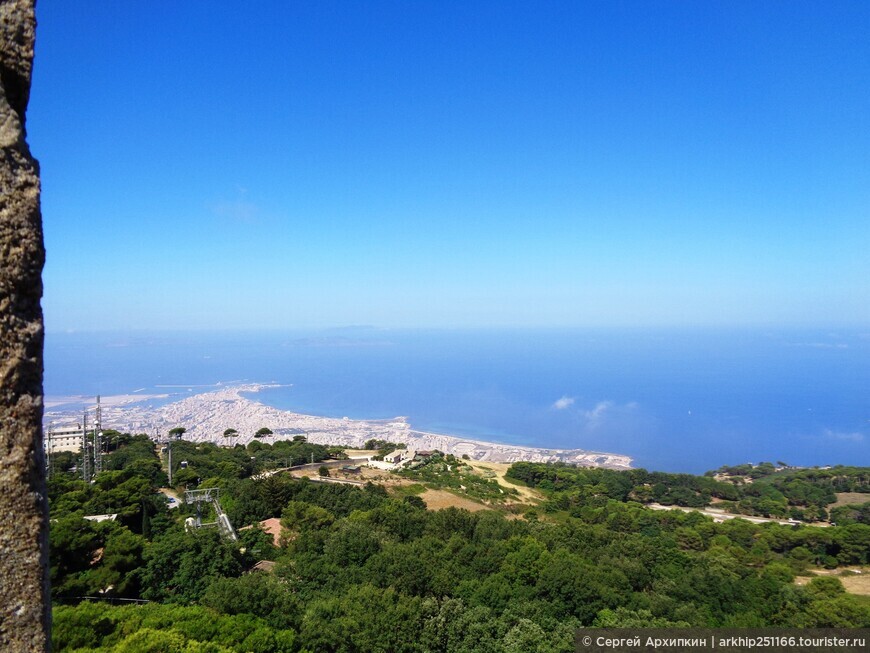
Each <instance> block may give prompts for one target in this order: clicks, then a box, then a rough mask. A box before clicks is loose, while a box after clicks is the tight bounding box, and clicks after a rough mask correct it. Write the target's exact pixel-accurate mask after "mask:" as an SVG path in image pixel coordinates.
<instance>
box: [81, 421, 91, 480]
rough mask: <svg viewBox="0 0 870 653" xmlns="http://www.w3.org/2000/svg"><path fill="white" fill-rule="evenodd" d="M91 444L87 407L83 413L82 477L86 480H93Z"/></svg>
mask: <svg viewBox="0 0 870 653" xmlns="http://www.w3.org/2000/svg"><path fill="white" fill-rule="evenodd" d="M89 450H90V446H89V445H88V411H87V409H85V411H84V414H83V415H82V478H83V479H84V480H85V481H90V480H91V457H90V453H89Z"/></svg>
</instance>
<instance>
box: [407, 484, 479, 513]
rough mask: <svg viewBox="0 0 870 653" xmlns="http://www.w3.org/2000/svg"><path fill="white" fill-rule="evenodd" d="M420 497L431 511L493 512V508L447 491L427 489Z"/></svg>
mask: <svg viewBox="0 0 870 653" xmlns="http://www.w3.org/2000/svg"><path fill="white" fill-rule="evenodd" d="M419 496H420V498H421V499H423V501H425V502H426V508H428V509H429V510H444V509H445V508H463V509H465V510H468V511H470V512H476V511H478V510H492V506H487V505H484V504H482V503H478V502H477V501H472V500H471V499H469V498H467V497H461V496H459V495H458V494H453V493H452V492H448V491H447V490H432V489H427V490H426V491H425V492H423V493H422V494H421V495H419Z"/></svg>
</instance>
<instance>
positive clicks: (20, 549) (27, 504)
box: [0, 0, 50, 652]
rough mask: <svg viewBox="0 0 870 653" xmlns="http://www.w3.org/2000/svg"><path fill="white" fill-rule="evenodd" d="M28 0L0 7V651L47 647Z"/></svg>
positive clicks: (8, 0)
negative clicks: (29, 143) (28, 135)
mask: <svg viewBox="0 0 870 653" xmlns="http://www.w3.org/2000/svg"><path fill="white" fill-rule="evenodd" d="M35 29H36V18H35V14H34V0H0V454H2V464H0V597H2V600H0V650H2V651H12V652H18V651H45V650H48V647H49V626H50V622H49V619H50V612H49V600H48V564H47V561H48V523H47V516H46V509H47V505H46V498H45V478H44V468H45V465H44V461H43V452H42V430H41V422H42V343H43V325H42V309H41V307H40V299H41V297H42V266H43V262H44V260H45V251H44V249H43V242H42V220H41V216H40V211H39V167H38V164H37V163H36V161H35V160H34V159H33V157H32V156H31V154H30V150H29V148H28V147H27V143H26V141H25V137H26V132H25V111H26V109H27V101H28V98H29V95H30V74H31V69H32V64H33V45H34V34H35Z"/></svg>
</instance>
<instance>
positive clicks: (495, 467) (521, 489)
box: [468, 460, 544, 504]
mask: <svg viewBox="0 0 870 653" xmlns="http://www.w3.org/2000/svg"><path fill="white" fill-rule="evenodd" d="M468 463H469V464H470V465H471V466H472V467H473V468H475V469H478V470H484V471H489V472H493V473H494V474H495V477H496V479H497V480H498V482H499V483H500V484H501V485H504V486H505V487H509V488H513V489H514V490H516V491H517V492H518V493H519V495H520V497H521V498H522V500H523V502H524V503H535V504H537V503H540V502H541V501H543V500H544V496H543V495H542V494H541V493H540V492H537V491H536V490H533V489H532V488H530V487H526V486H525V485H518V484H517V483H514V482H513V481H511V480H510V479H508V478H506V477H505V474H506V473H507V470H508V469H510V463H491V462H484V461H479V460H471V461H468Z"/></svg>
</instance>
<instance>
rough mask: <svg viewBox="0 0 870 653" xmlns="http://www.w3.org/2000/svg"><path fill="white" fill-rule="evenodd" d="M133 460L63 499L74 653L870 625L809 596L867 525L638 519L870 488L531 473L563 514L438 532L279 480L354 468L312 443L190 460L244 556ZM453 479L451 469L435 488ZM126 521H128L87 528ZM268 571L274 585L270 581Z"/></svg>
mask: <svg viewBox="0 0 870 653" xmlns="http://www.w3.org/2000/svg"><path fill="white" fill-rule="evenodd" d="M112 449H113V450H112V451H111V453H109V454H108V455H107V456H106V458H105V471H103V472H101V473H100V474H98V475H97V476H96V478H95V479H94V482H92V483H85V482H84V481H82V480H80V479H79V478H76V477H75V475H74V474H73V472H72V471H71V469H72V468H71V467H70V466H69V465H65V467H66V470H65V471H64V470H63V469H59V470H55V471H54V473H53V474H52V476H51V478H50V481H49V501H50V510H51V520H52V522H51V558H50V564H51V576H52V592H53V597H54V600H55V608H54V628H53V639H54V646H55V649H56V650H58V651H92V652H97V651H100V652H105V651H119V652H120V651H125V652H131V653H132V652H140V651H141V652H145V651H161V652H164V651H166V652H174V651H178V652H198V651H203V652H220V651H256V652H264V653H265V652H267V651H279V652H280V651H286V652H294V653H295V652H300V653H301V652H304V651H318V652H320V651H343V652H351V651H383V652H385V653H386V652H401V651H421V652H422V651H445V652H446V651H457V652H459V651H463V652H469V653H471V652H489V651H492V652H496V651H508V652H511V651H530V650H537V651H573V650H574V648H573V634H574V631H575V629H576V628H578V627H581V626H637V625H644V626H664V625H680V626H766V625H771V626H801V627H815V626H818V627H825V626H863V627H867V626H870V601H868V600H867V599H866V597H860V596H854V595H851V594H847V593H846V592H845V591H844V587H843V585H842V583H841V581H840V580H839V579H838V578H837V577H834V576H830V577H818V578H814V579H813V580H812V581H810V582H809V583H808V584H807V585H806V586H803V587H799V586H797V585H796V584H795V583H794V579H795V576H796V574H800V573H802V572H805V571H806V570H807V569H808V568H809V567H811V566H825V567H828V568H837V567H839V566H844V565H864V564H867V563H868V555H870V525H868V524H866V523H860V522H861V521H862V519H863V518H861V517H860V515H859V518H858V519H853V520H851V521H850V522H849V523H843V524H841V525H838V526H836V527H831V528H818V527H812V526H792V525H780V524H774V523H768V524H753V523H750V522H748V521H745V520H741V519H735V520H730V521H727V522H725V523H714V522H713V521H712V519H710V518H708V517H706V516H704V515H702V514H700V513H697V512H694V513H692V512H689V513H686V512H679V511H653V510H649V509H647V508H645V507H643V506H642V505H641V503H639V502H638V500H639V499H644V498H646V495H643V496H639V493H640V492H647V491H648V492H649V493H650V496H651V497H652V498H653V500H657V501H665V500H667V497H668V496H670V497H672V498H674V497H676V499H678V500H680V501H695V500H696V499H692V497H700V498H704V497H708V496H709V497H713V496H719V495H720V494H721V495H724V494H725V493H726V492H730V493H732V494H729V495H728V496H729V497H730V498H727V499H725V500H728V501H732V502H735V503H739V502H740V501H741V500H743V498H744V497H745V496H754V495H744V494H742V493H744V492H746V491H747V488H746V486H747V485H753V486H754V485H756V484H757V483H758V484H762V482H764V483H766V484H767V485H768V486H769V487H772V488H774V489H776V490H777V491H778V492H780V493H782V494H783V495H784V496H789V497H792V498H790V499H789V501H793V500H794V499H793V497H794V496H795V495H794V494H790V495H786V494H785V492H783V490H784V489H785V490H787V491H788V492H791V491H792V489H794V487H796V486H790V487H789V484H790V483H792V484H793V483H795V482H801V483H804V482H805V483H807V484H809V485H810V486H812V487H813V488H820V489H822V490H824V489H825V488H826V487H829V488H830V489H832V490H835V491H840V489H839V488H841V487H849V489H850V491H860V488H865V487H866V480H867V476H866V474H867V472H868V470H867V469H864V470H863V474H864V476H863V477H862V476H861V473H862V472H861V470H858V469H856V468H834V470H828V471H831V472H835V473H832V474H825V475H818V474H817V475H816V476H809V475H803V474H802V473H799V472H795V473H794V474H791V475H790V478H783V479H777V478H775V475H773V474H768V475H764V476H759V477H758V478H757V479H755V480H754V482H753V483H751V484H749V483H744V484H743V485H739V484H735V483H733V482H730V481H723V480H717V479H716V478H714V477H713V476H702V477H696V476H689V475H673V474H666V475H661V474H656V473H650V472H645V471H643V470H632V471H628V472H609V471H607V470H598V469H580V468H571V467H565V466H553V465H533V464H528V463H518V464H516V465H514V466H513V468H512V469H511V471H510V476H512V477H513V478H515V479H517V480H521V481H523V482H525V483H527V484H529V485H533V486H536V487H538V488H541V489H542V490H543V491H544V493H545V494H546V497H547V498H546V500H545V501H544V503H543V505H541V506H540V507H536V508H534V509H531V508H530V509H528V510H527V511H526V513H525V515H523V516H518V515H515V514H510V513H508V512H507V511H502V510H496V509H493V510H481V511H479V512H468V511H465V510H459V509H456V508H448V509H445V510H440V511H430V510H427V509H426V507H425V503H424V502H423V501H422V500H421V499H420V497H418V496H415V495H409V494H403V493H401V492H393V491H390V492H388V491H387V490H386V489H385V488H384V487H382V486H379V485H374V484H371V483H369V484H366V485H364V486H353V485H341V484H333V483H324V482H315V481H313V480H307V479H293V478H291V477H289V476H288V475H286V474H280V473H279V474H273V475H269V474H264V473H263V471H264V470H268V469H272V468H279V467H282V466H284V465H285V462H286V461H287V460H289V458H291V457H292V458H293V459H294V460H296V461H298V462H299V461H302V460H306V461H310V460H311V457H312V455H313V456H314V458H315V460H316V461H320V460H324V459H325V458H326V457H327V456H328V455H329V454H338V453H339V452H338V451H337V450H335V449H333V450H332V451H330V450H328V449H327V448H326V447H319V446H318V445H311V444H308V443H306V442H304V439H302V438H299V439H297V441H295V442H294V441H291V442H278V443H275V444H274V445H269V444H266V443H264V442H261V441H255V442H253V443H252V444H250V445H248V446H241V445H238V446H235V447H217V446H215V445H211V444H195V443H190V442H183V441H182V442H177V443H175V444H174V445H173V459H174V460H175V461H177V462H176V463H175V464H176V465H178V467H177V468H176V469H175V470H174V471H175V473H174V474H173V485H175V486H176V488H175V489H176V490H178V491H180V490H183V489H184V487H185V486H188V487H197V486H199V487H219V488H220V493H221V494H220V497H221V504H222V506H223V508H224V509H225V510H226V512H227V514H228V515H229V517H230V519H231V521H232V523H233V525H234V526H235V527H236V529H237V532H238V535H239V541H238V542H233V541H231V540H227V539H222V538H221V536H220V535H219V533H218V531H217V530H216V529H208V528H201V529H197V530H193V531H192V532H188V531H186V530H185V528H184V520H185V519H186V518H188V517H190V516H191V515H192V514H193V513H192V510H193V509H192V508H191V507H189V506H187V505H185V504H183V503H182V504H181V505H178V504H170V503H169V502H168V500H167V498H166V496H165V494H161V493H159V492H158V488H160V487H164V486H165V484H166V482H167V477H166V474H165V469H164V467H163V466H162V464H161V460H160V458H159V457H158V452H157V451H156V450H155V447H154V445H153V443H152V442H151V441H150V440H149V439H148V438H147V437H145V436H135V437H131V436H121V435H120V434H119V435H118V436H117V437H115V439H114V444H113V446H112ZM182 461H184V463H185V465H184V467H183V468H182V467H181V466H180V465H181V462H182ZM454 463H456V461H455V460H454V461H453V462H452V463H451V465H453V464H454ZM444 464H445V459H443V458H439V457H434V462H432V463H431V465H430V466H428V467H427V466H422V467H420V468H419V469H418V471H417V472H416V475H417V476H416V478H418V479H419V480H421V481H425V479H426V478H428V477H429V476H433V478H434V477H436V476H437V474H438V473H439V470H440V469H441V467H439V466H440V465H444ZM460 467H461V465H460ZM452 470H453V467H451V471H452ZM456 473H457V474H459V473H461V472H456ZM315 474H316V472H313V473H312V476H314V475H315ZM732 476H734V475H732ZM862 479H863V480H862ZM493 483H494V481H493ZM639 488H643V490H640V489H639ZM662 488H664V489H662ZM795 492H797V490H795ZM804 496H805V497H806V496H815V495H814V494H812V495H808V494H807V493H805V494H804ZM825 496H827V495H825ZM723 498H724V496H723ZM672 503H678V501H677V500H673V501H672ZM698 505H705V503H703V502H699V503H698ZM797 505H805V506H806V505H807V504H806V503H805V504H797ZM813 505H819V504H813ZM824 505H827V504H824ZM824 505H822V507H824ZM170 506H177V507H170ZM859 512H860V511H859ZM106 513H112V514H117V515H118V517H117V519H116V520H115V521H102V522H95V521H91V520H86V519H84V517H85V516H89V515H97V514H106ZM268 518H280V519H281V523H282V524H283V526H284V527H285V532H284V535H283V536H282V538H281V541H280V542H279V543H278V544H277V545H276V544H275V543H274V542H273V539H272V536H271V535H269V534H268V533H266V532H265V531H263V530H262V529H261V528H259V527H257V526H256V525H257V523H258V522H259V521H261V520H265V519H268ZM847 521H848V520H847ZM246 526H255V527H254V528H243V527H246ZM262 560H268V561H272V562H274V565H272V570H271V571H252V569H253V567H254V565H255V563H257V562H258V561H262ZM259 566H261V567H262V565H259ZM82 597H95V598H94V599H91V600H83V598H82ZM97 599H100V600H97ZM121 599H128V600H130V599H136V600H141V601H150V602H149V603H147V604H127V605H121V604H119V603H121Z"/></svg>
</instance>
